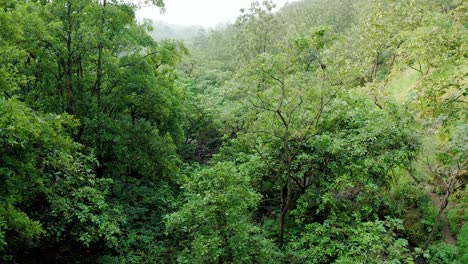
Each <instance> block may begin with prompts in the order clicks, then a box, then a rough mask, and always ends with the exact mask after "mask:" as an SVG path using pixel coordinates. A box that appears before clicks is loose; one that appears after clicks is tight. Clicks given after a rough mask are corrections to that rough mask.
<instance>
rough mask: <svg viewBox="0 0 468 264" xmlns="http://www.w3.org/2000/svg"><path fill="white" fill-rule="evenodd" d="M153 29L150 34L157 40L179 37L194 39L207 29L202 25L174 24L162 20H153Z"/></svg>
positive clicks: (185, 39)
mask: <svg viewBox="0 0 468 264" xmlns="http://www.w3.org/2000/svg"><path fill="white" fill-rule="evenodd" d="M151 25H152V27H153V30H152V31H150V32H149V34H150V35H151V36H152V37H153V38H154V39H155V40H162V39H177V40H183V41H190V40H193V39H194V38H195V37H196V36H198V35H199V34H200V33H202V32H204V31H205V28H203V27H202V26H182V25H172V24H168V23H165V22H162V21H154V20H153V21H151Z"/></svg>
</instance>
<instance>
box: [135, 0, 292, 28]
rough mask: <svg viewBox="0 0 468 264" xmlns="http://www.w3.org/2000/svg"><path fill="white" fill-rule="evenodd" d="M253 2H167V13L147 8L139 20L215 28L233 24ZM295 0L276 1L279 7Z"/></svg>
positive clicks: (139, 14) (189, 0) (239, 0)
mask: <svg viewBox="0 0 468 264" xmlns="http://www.w3.org/2000/svg"><path fill="white" fill-rule="evenodd" d="M252 1H253V0H165V1H164V3H165V4H166V13H165V14H161V13H160V11H159V9H157V8H154V7H145V8H143V9H141V10H138V11H137V13H136V15H137V18H149V19H153V20H160V21H164V22H166V23H169V24H177V25H184V26H191V25H199V26H204V27H215V26H216V25H217V24H219V23H226V22H233V21H235V19H236V17H237V16H238V15H239V14H240V12H239V10H240V9H241V8H245V9H247V8H249V7H250V3H251V2H252ZM294 1H295V0H289V1H288V0H275V1H274V2H275V3H276V4H277V7H282V6H283V5H284V4H285V3H286V2H294Z"/></svg>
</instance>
